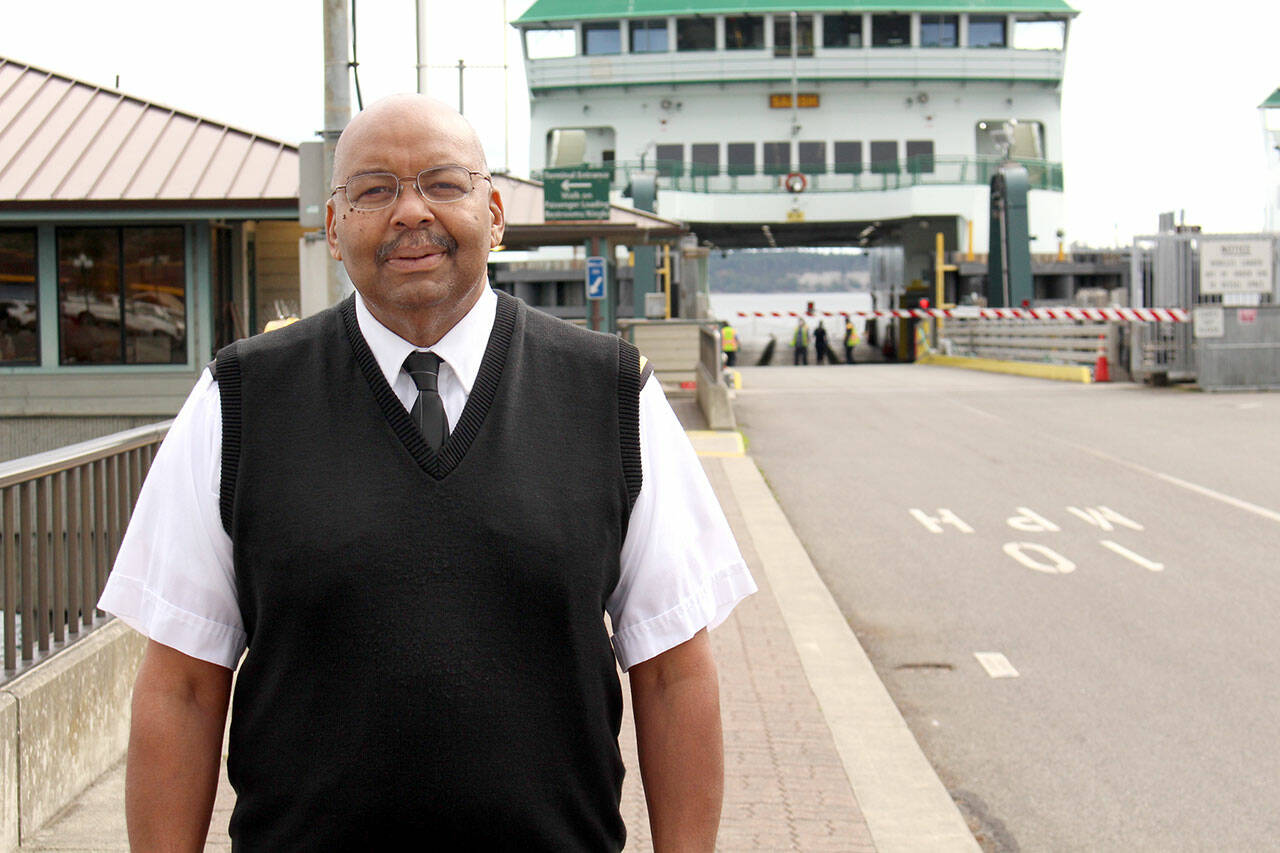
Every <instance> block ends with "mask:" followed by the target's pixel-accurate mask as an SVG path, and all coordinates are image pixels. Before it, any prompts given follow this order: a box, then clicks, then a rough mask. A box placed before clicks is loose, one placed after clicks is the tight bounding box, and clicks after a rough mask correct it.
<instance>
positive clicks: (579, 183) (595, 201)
mask: <svg viewBox="0 0 1280 853" xmlns="http://www.w3.org/2000/svg"><path fill="white" fill-rule="evenodd" d="M612 177H613V173H612V172H611V171H610V170H609V169H586V168H580V169H547V170H546V171H544V172H543V173H542V216H543V218H544V219H545V220H546V221H547V222H565V221H570V220H571V221H607V220H608V219H609V183H610V181H611V179H612Z"/></svg>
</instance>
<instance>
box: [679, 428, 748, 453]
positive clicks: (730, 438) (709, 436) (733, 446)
mask: <svg viewBox="0 0 1280 853" xmlns="http://www.w3.org/2000/svg"><path fill="white" fill-rule="evenodd" d="M686 434H687V435H688V436H689V442H690V443H691V444H693V449H694V452H695V453H697V454H698V455H699V456H714V457H720V458H728V457H734V456H745V455H746V453H747V448H746V445H745V444H744V443H743V441H742V433H740V432H729V431H727V430H724V431H720V430H709V429H691V430H689V431H688V432H687V433H686Z"/></svg>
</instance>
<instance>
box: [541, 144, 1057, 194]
mask: <svg viewBox="0 0 1280 853" xmlns="http://www.w3.org/2000/svg"><path fill="white" fill-rule="evenodd" d="M1005 162H1006V161H1005V160H1004V159H1002V158H1000V157H951V156H934V155H932V154H929V155H916V156H912V157H906V158H902V159H897V160H887V161H883V162H872V163H870V164H863V163H831V164H823V165H821V166H818V165H800V166H797V167H794V168H793V167H792V166H789V165H779V166H758V165H755V164H752V165H747V166H740V165H735V164H732V163H730V164H727V165H716V166H708V165H705V164H702V163H690V162H687V161H680V160H645V161H622V160H612V161H609V162H607V163H603V164H584V165H583V166H580V167H578V168H584V169H596V170H600V169H603V170H605V171H609V172H611V173H612V174H611V178H610V180H611V188H612V189H615V190H624V189H625V188H626V186H627V184H629V183H630V182H631V175H632V174H633V173H635V172H649V173H653V172H656V173H657V176H658V188H659V189H665V190H676V191H680V192H695V193H764V192H776V193H783V194H787V193H792V192H793V190H794V189H795V188H796V187H797V186H798V184H796V183H794V182H793V184H792V186H791V187H789V186H788V185H787V176H788V175H789V174H792V173H796V174H800V175H803V176H804V181H803V190H802V191H803V192H806V193H814V192H817V193H823V192H844V193H847V192H886V191H889V190H900V189H908V188H910V187H917V186H985V185H987V184H989V183H990V182H991V177H992V176H993V175H994V174H995V173H996V172H997V171H998V170H999V168H1000V167H1001V166H1002V165H1003V164H1004V163H1005ZM1015 162H1017V163H1018V164H1020V165H1022V166H1024V167H1026V170H1027V177H1028V180H1029V181H1030V185H1031V189H1033V190H1052V191H1056V192H1062V186H1063V175H1062V164H1061V163H1055V162H1052V161H1049V160H1029V159H1016V160H1015ZM541 176H542V173H541V172H535V173H534V177H535V178H538V179H541Z"/></svg>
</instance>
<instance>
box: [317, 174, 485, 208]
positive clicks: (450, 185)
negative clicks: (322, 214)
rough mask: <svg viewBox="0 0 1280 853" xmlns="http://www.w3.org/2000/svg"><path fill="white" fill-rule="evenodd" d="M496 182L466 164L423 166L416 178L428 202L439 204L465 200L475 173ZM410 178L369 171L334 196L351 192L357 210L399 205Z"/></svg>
mask: <svg viewBox="0 0 1280 853" xmlns="http://www.w3.org/2000/svg"><path fill="white" fill-rule="evenodd" d="M477 175H478V176H479V177H481V178H484V179H485V180H486V181H489V182H490V183H493V179H492V178H490V177H489V176H488V175H486V174H485V173H484V172H475V171H472V170H470V169H466V168H464V167H462V166H436V167H434V168H431V169H423V170H422V171H421V172H419V173H418V174H417V175H416V176H415V177H414V178H413V184H414V186H416V187H417V188H418V193H419V194H420V195H421V196H422V197H423V198H424V199H426V200H427V201H430V202H435V203H436V204H448V203H449V202H453V201H462V200H463V199H464V198H466V197H467V196H468V195H470V194H471V191H472V190H473V189H475V182H474V181H473V180H472V178H474V177H475V176H477ZM407 180H409V178H400V177H398V176H396V175H393V174H391V173H390V172H368V173H366V174H363V175H352V176H351V177H349V178H347V182H346V183H345V184H343V185H342V186H339V187H334V188H333V192H332V193H330V194H329V195H331V196H332V195H334V194H335V193H337V192H338V190H342V191H343V192H345V193H346V194H347V203H348V204H350V205H351V206H352V207H354V208H355V209H356V210H381V209H382V208H384V207H390V206H391V205H393V204H395V202H396V199H398V198H399V197H400V185H401V184H402V183H404V182H405V181H407Z"/></svg>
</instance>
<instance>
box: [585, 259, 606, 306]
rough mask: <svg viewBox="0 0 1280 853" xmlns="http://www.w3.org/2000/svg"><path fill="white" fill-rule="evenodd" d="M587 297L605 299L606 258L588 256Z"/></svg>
mask: <svg viewBox="0 0 1280 853" xmlns="http://www.w3.org/2000/svg"><path fill="white" fill-rule="evenodd" d="M587 298H588V299H604V258H587Z"/></svg>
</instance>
